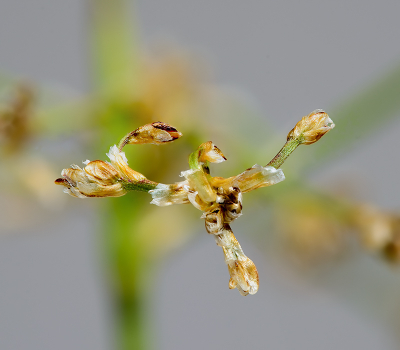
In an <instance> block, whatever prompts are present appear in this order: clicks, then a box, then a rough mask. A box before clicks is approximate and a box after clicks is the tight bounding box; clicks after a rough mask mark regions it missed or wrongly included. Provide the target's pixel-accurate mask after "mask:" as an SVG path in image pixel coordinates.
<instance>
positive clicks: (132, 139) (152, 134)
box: [118, 122, 182, 150]
mask: <svg viewBox="0 0 400 350" xmlns="http://www.w3.org/2000/svg"><path fill="white" fill-rule="evenodd" d="M181 136H182V133H180V132H179V131H178V130H176V129H175V128H174V127H173V126H171V125H169V124H166V123H163V122H155V123H152V124H146V125H143V126H141V127H139V128H137V129H136V130H134V131H132V132H131V133H129V134H128V135H126V136H125V138H124V139H123V140H122V141H121V142H120V144H119V147H118V148H119V149H120V150H121V149H122V148H123V147H124V146H125V145H127V144H136V145H139V144H145V143H152V144H156V145H160V144H163V143H165V142H171V141H174V140H176V139H178V138H180V137H181Z"/></svg>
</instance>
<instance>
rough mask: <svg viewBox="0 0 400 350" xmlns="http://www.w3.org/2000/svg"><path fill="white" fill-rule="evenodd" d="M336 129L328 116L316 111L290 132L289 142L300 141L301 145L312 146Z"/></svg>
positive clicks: (321, 111)
mask: <svg viewBox="0 0 400 350" xmlns="http://www.w3.org/2000/svg"><path fill="white" fill-rule="evenodd" d="M334 127H335V124H334V123H333V122H332V120H331V118H329V116H328V114H326V113H325V112H324V111H323V110H322V109H316V110H315V111H313V112H311V113H310V114H309V115H308V116H306V117H303V118H302V119H301V120H300V121H299V122H298V123H297V124H296V126H295V127H294V128H293V129H292V130H291V131H290V132H289V134H288V136H287V140H288V141H289V140H299V141H300V144H303V145H311V144H312V143H314V142H317V141H318V140H319V139H320V138H321V137H322V136H324V135H325V134H326V133H327V132H328V131H329V130H332V129H333V128H334Z"/></svg>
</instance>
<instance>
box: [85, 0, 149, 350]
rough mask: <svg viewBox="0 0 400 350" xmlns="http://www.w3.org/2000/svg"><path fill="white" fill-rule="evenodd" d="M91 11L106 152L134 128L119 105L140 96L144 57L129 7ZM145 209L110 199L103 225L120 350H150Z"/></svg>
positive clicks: (102, 0)
mask: <svg viewBox="0 0 400 350" xmlns="http://www.w3.org/2000/svg"><path fill="white" fill-rule="evenodd" d="M90 5H91V6H90V14H91V16H92V25H91V40H90V43H91V45H92V46H91V49H92V51H91V54H92V56H91V61H92V62H91V67H92V70H93V71H92V72H93V74H92V79H93V83H94V89H95V93H96V94H99V95H100V96H101V99H102V101H103V106H102V107H101V106H97V107H99V109H98V110H96V115H95V118H94V120H97V121H98V124H100V123H101V125H96V126H95V127H96V128H97V129H98V130H99V135H98V144H97V145H96V146H97V149H98V150H100V149H104V147H105V145H108V140H109V139H110V140H111V139H112V140H118V139H119V138H121V136H122V135H124V134H125V133H126V130H129V129H130V127H131V126H130V122H131V120H132V119H133V118H134V115H132V114H130V113H129V112H127V111H125V110H118V105H119V104H120V105H123V101H130V100H132V98H133V97H134V96H135V95H136V94H137V91H138V81H139V79H140V76H139V74H138V73H139V72H138V59H139V55H138V53H137V50H136V47H135V46H136V45H135V44H136V42H135V40H134V35H133V34H134V31H132V30H131V28H130V24H131V23H134V22H133V21H132V14H131V13H130V11H129V6H128V5H129V2H128V1H126V0H113V1H109V0H90ZM121 102H122V104H121ZM113 142H115V141H113ZM149 186H150V187H151V188H152V187H154V183H152V182H150V181H149V183H146V184H145V187H146V188H145V190H148V189H149V188H147V187H149ZM142 207H144V205H143V203H141V200H140V199H139V198H138V197H137V196H136V198H135V200H134V201H133V200H132V197H131V196H129V195H126V196H124V197H122V198H116V199H113V198H109V199H108V200H106V201H105V203H104V207H103V208H104V212H103V213H102V215H101V219H100V220H101V229H102V231H103V234H104V236H103V238H104V239H103V244H104V250H105V253H106V257H107V261H106V264H107V266H108V270H109V277H110V281H111V291H112V293H113V295H112V297H113V299H114V303H113V304H114V305H115V319H116V330H115V337H116V343H117V349H120V350H144V349H148V348H149V341H150V337H149V332H148V331H147V329H148V325H149V323H148V313H147V312H146V311H147V310H146V306H148V304H147V302H146V299H147V296H148V295H149V290H151V288H150V287H149V286H148V281H147V280H146V279H147V278H148V277H147V276H149V275H150V274H149V273H148V270H149V265H150V262H149V261H148V259H147V258H146V252H143V251H142V250H143V249H142V247H141V246H140V245H139V244H137V242H136V244H135V240H137V237H138V235H139V232H138V231H137V223H138V222H139V221H140V217H141V213H142V211H141V208H142Z"/></svg>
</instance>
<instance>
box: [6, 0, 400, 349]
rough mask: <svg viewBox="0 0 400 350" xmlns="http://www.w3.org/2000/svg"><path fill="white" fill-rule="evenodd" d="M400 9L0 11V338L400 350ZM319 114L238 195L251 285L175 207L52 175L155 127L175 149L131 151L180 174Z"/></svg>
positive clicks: (134, 158)
mask: <svg viewBox="0 0 400 350" xmlns="http://www.w3.org/2000/svg"><path fill="white" fill-rule="evenodd" d="M399 11H400V3H399V2H398V1H389V0H385V1H380V2H378V1H367V2H365V1H361V0H354V1H342V0H340V1H335V2H331V1H311V0H307V1H303V2H296V1H276V0H274V1H256V0H251V1H246V2H243V1H227V0H213V1H211V0H204V1H201V2H199V1H196V2H195V1H183V0H171V1H156V0H153V1H139V0H138V1H135V2H129V1H123V0H117V1H113V2H107V1H105V0H92V1H78V0H70V1H68V2H65V1H61V0H37V1H35V2H32V1H28V0H17V1H3V2H1V3H0V102H1V104H0V107H1V109H0V150H1V152H0V157H1V158H0V180H1V182H0V191H1V192H0V193H1V194H0V348H1V349H4V350H8V349H13V350H14V349H32V350H33V349H41V350H44V349H58V350H63V349H99V350H100V349H104V350H105V349H148V348H154V349H164V350H166V349H204V348H208V349H217V348H228V347H229V348H231V349H241V348H243V347H253V348H256V349H258V348H264V347H268V348H271V349H338V348H340V349H358V348H363V349H377V348H379V349H398V348H400V337H399V334H400V333H399V331H400V316H399V315H400V306H399V305H400V304H399V294H398V291H399V288H400V276H399V273H400V271H399V268H400V267H398V266H396V264H395V263H396V262H397V260H398V258H399V255H400V254H399V251H400V248H399V246H400V243H399V241H400V239H399V235H400V233H399V232H400V228H399V227H400V220H399V219H398V213H399V210H400V206H399V201H398V197H399V194H400V188H399V187H398V185H397V178H398V171H399V165H398V160H399V157H398V152H397V148H396V147H397V139H398V133H399V132H400V118H399V117H400V99H399V95H400V46H399V45H398V37H399V31H400V24H399V22H398V14H399ZM316 108H323V109H325V110H326V111H327V113H328V114H329V115H330V117H331V118H332V119H333V121H334V122H335V123H336V128H335V129H334V130H333V131H332V132H331V133H329V134H327V135H326V136H325V137H324V138H323V139H321V141H319V142H318V143H316V144H315V145H312V146H309V147H301V148H300V149H299V150H297V151H296V152H295V153H294V154H293V155H292V156H291V157H290V158H289V160H288V161H287V162H286V163H285V164H284V165H283V167H282V169H283V171H284V173H285V175H286V180H285V182H284V183H281V184H278V185H276V186H273V187H271V188H265V189H261V190H258V191H256V192H252V193H250V194H248V195H245V196H244V215H243V216H242V217H241V219H240V220H238V221H237V222H235V224H234V225H233V231H234V232H235V234H236V237H237V238H238V240H239V241H240V243H241V245H242V247H243V249H244V251H245V253H246V255H247V256H249V257H250V258H251V259H252V260H253V261H254V262H255V264H256V266H257V268H258V271H259V274H260V289H259V291H258V293H257V294H256V295H254V296H247V297H245V298H244V297H242V296H240V294H239V293H238V292H237V291H236V290H233V291H231V290H229V289H228V280H229V278H228V272H227V268H226V266H225V264H224V261H223V255H222V252H221V251H220V248H218V247H216V246H215V243H214V240H213V239H212V237H208V235H207V233H206V231H205V230H204V223H203V221H202V220H199V219H198V218H199V216H200V215H201V213H200V212H199V211H196V209H194V208H192V207H190V206H176V207H168V208H158V207H156V206H150V205H148V203H149V201H150V196H149V195H147V194H143V193H130V194H128V195H126V196H125V197H122V198H105V199H85V200H79V199H76V198H72V197H69V196H67V195H64V194H63V193H62V190H61V188H59V187H56V186H55V185H53V181H54V179H55V178H56V177H58V176H59V173H60V171H61V169H62V168H66V167H68V166H69V165H70V164H72V163H75V164H78V165H81V161H84V160H86V159H87V158H89V159H91V160H94V159H102V160H105V159H106V156H105V153H106V152H107V151H108V149H109V147H110V146H111V145H112V144H114V143H116V142H118V141H119V139H120V138H121V137H122V136H123V135H125V134H126V133H127V132H129V131H131V130H134V129H135V128H137V127H138V126H140V125H142V124H145V123H147V122H150V121H156V120H162V121H164V122H167V123H170V124H172V125H173V126H175V127H176V128H177V129H178V130H180V131H181V132H182V133H183V135H184V136H183V137H182V138H181V139H180V140H178V141H176V142H175V143H173V144H170V145H167V146H162V147H156V146H152V145H149V146H148V147H146V146H143V147H133V146H132V147H131V149H128V147H127V149H126V154H127V157H128V160H129V164H130V166H131V167H132V168H133V169H135V170H138V171H140V172H143V173H144V174H145V175H146V176H148V177H149V178H150V179H151V180H155V181H163V182H174V181H180V178H179V176H178V175H179V174H180V172H181V171H183V170H186V169H187V167H188V166H187V156H188V155H189V153H190V152H192V151H193V150H194V149H195V148H196V147H197V146H198V145H199V144H200V143H201V142H205V141H208V140H212V141H213V142H214V143H215V144H216V145H217V146H218V147H219V148H220V149H221V150H222V151H223V153H224V154H225V155H226V156H227V158H228V161H227V162H225V163H223V164H221V165H216V166H214V167H212V169H211V171H212V174H213V175H220V176H226V177H228V176H231V175H234V174H237V173H239V172H241V171H243V170H244V169H246V168H248V167H250V166H252V165H253V164H255V163H259V164H262V165H265V164H267V163H268V161H269V160H270V159H272V157H273V156H274V155H275V154H276V153H277V151H278V150H279V149H280V147H281V146H282V145H283V143H284V142H285V138H286V134H287V132H288V131H289V130H290V129H291V128H292V127H293V126H294V124H295V123H296V122H297V121H298V120H299V119H300V118H301V117H302V116H304V115H307V114H308V113H310V112H311V111H312V110H314V109H316Z"/></svg>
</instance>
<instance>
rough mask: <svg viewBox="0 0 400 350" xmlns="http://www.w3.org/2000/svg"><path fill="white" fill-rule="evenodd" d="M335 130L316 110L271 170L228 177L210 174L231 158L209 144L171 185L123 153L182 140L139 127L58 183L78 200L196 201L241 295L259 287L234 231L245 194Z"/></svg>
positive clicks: (158, 128)
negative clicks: (138, 195)
mask: <svg viewBox="0 0 400 350" xmlns="http://www.w3.org/2000/svg"><path fill="white" fill-rule="evenodd" d="M333 127H334V124H333V123H332V121H331V120H330V118H329V117H328V115H327V114H326V113H325V112H323V111H321V110H316V111H314V112H312V113H311V114H309V115H308V116H307V117H304V118H303V119H302V120H301V121H300V122H299V123H297V125H296V126H295V128H294V129H293V130H292V131H291V132H290V133H289V135H288V139H287V142H286V144H285V145H284V146H283V148H282V149H281V150H280V151H279V153H278V154H277V155H276V156H275V158H274V159H273V160H271V162H269V163H268V164H267V165H266V166H260V165H258V164H256V165H254V166H253V167H251V168H249V169H247V170H245V171H244V172H242V173H241V174H239V175H236V176H232V177H229V178H222V177H213V176H211V174H210V168H209V163H220V162H223V161H225V160H226V158H225V156H224V155H223V154H222V152H221V150H220V149H219V148H218V147H216V146H215V145H214V144H213V143H212V142H211V141H208V142H205V143H203V144H201V145H200V146H199V147H198V149H197V150H196V151H194V152H193V153H192V154H191V155H190V156H189V166H190V169H189V170H186V171H183V172H182V173H181V176H182V177H184V178H185V180H183V181H180V182H177V183H175V184H169V185H167V184H160V183H156V182H153V181H150V180H148V179H147V178H146V177H145V176H144V175H142V174H140V173H138V172H136V171H135V170H133V169H131V168H129V166H128V162H127V159H126V157H125V154H124V152H122V148H123V147H124V146H125V145H127V144H145V143H153V144H163V143H166V142H170V141H173V140H176V139H177V138H179V137H180V136H182V134H181V133H180V132H179V131H177V130H176V129H175V128H174V127H172V126H170V125H168V124H165V123H162V122H156V123H152V124H147V125H144V126H142V127H140V128H138V129H136V130H135V131H133V132H131V133H129V134H127V135H126V136H125V137H124V138H123V139H122V140H121V141H120V142H119V144H118V146H116V145H114V146H112V147H111V148H110V152H109V153H108V157H109V158H110V162H103V161H101V160H95V161H92V162H89V161H86V162H85V164H86V167H85V168H84V169H81V168H80V167H78V166H76V165H73V166H72V167H71V168H68V169H64V170H63V171H62V172H61V175H62V177H61V178H59V179H57V180H56V181H55V183H56V184H59V185H63V186H64V187H65V188H64V191H65V192H66V193H68V194H70V195H72V196H75V197H79V198H84V197H118V196H122V195H124V194H125V193H127V192H128V191H131V190H137V191H145V192H148V193H150V194H151V196H152V201H151V203H152V204H155V205H158V206H167V205H172V204H186V203H191V204H192V205H193V206H194V207H195V208H197V209H199V210H201V211H202V212H203V214H202V216H201V218H203V219H204V220H205V228H206V231H207V232H208V233H209V234H210V235H213V236H214V238H215V241H216V243H217V245H218V246H220V247H221V248H222V250H223V253H224V257H225V262H226V264H227V266H228V271H229V274H230V279H229V288H231V289H233V288H237V289H238V290H239V292H240V294H242V295H247V294H255V293H256V292H257V290H258V287H259V279H258V272H257V268H256V266H255V265H254V263H253V262H252V261H251V260H250V259H249V258H248V257H247V256H246V255H245V254H244V252H243V250H242V248H241V246H240V244H239V242H238V241H237V239H236V238H235V236H234V234H233V232H232V229H231V227H230V224H231V223H232V222H233V221H234V220H236V219H237V218H238V217H239V216H241V215H242V197H243V196H242V194H243V193H246V192H250V191H252V190H255V189H258V188H261V187H266V186H271V185H274V184H277V183H279V182H281V181H283V180H284V179H285V176H284V174H283V172H282V170H280V169H279V167H280V165H281V164H282V163H283V161H284V160H285V159H286V158H287V157H288V156H289V154H291V153H292V152H293V151H294V150H295V149H296V147H297V146H299V145H301V144H306V145H307V144H311V143H314V142H316V141H318V140H319V139H320V138H321V137H322V136H323V135H324V134H325V133H327V132H328V131H329V130H331V129H332V128H333Z"/></svg>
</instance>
